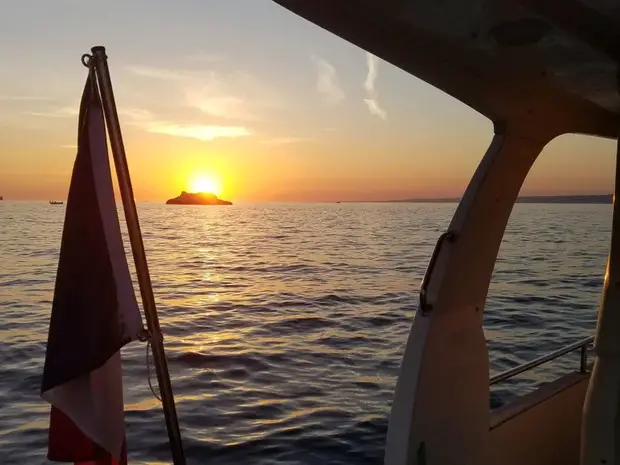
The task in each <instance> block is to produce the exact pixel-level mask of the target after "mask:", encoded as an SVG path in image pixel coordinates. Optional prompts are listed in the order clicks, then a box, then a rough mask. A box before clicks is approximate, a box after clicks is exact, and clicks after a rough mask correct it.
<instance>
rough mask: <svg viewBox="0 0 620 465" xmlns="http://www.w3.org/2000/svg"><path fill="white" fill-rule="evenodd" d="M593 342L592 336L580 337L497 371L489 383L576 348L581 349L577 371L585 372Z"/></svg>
mask: <svg viewBox="0 0 620 465" xmlns="http://www.w3.org/2000/svg"><path fill="white" fill-rule="evenodd" d="M593 342H594V336H590V337H586V338H585V339H581V340H579V341H577V342H574V343H572V344H570V345H567V346H565V347H562V348H560V349H558V350H554V351H553V352H549V353H548V354H545V355H542V356H540V357H538V358H535V359H534V360H530V361H529V362H525V363H523V364H521V365H518V366H516V367H514V368H511V369H509V370H506V371H503V372H502V373H498V374H496V375H495V376H491V380H490V384H491V385H493V384H496V383H499V382H501V381H505V380H507V379H509V378H512V377H513V376H516V375H519V374H521V373H524V372H526V371H527V370H531V369H532V368H536V367H537V366H540V365H542V364H543V363H547V362H549V361H551V360H554V359H556V358H558V357H561V356H562V355H566V354H568V353H570V352H573V351H575V350H577V349H580V351H581V363H580V367H579V371H580V372H581V373H585V372H586V371H587V369H588V346H589V345H590V344H592V343H593Z"/></svg>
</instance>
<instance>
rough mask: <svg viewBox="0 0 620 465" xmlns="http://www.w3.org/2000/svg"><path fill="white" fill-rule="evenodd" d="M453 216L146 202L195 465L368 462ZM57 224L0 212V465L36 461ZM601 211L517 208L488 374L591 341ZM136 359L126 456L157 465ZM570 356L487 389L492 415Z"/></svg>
mask: <svg viewBox="0 0 620 465" xmlns="http://www.w3.org/2000/svg"><path fill="white" fill-rule="evenodd" d="M454 207H455V206H454V205H415V204H409V205H407V204H400V205H389V204H382V205H381V204H379V205H378V204H366V205H365V204H359V205H355V204H346V205H344V204H333V205H328V204H323V205H260V204H256V205H238V206H234V207H231V208H193V207H179V208H174V209H171V208H167V207H166V206H164V205H156V204H148V203H145V204H140V205H139V210H140V215H141V220H142V229H143V232H144V240H145V246H146V248H147V255H148V258H149V264H150V267H151V275H152V280H153V283H154V286H155V288H154V291H155V296H156V300H157V303H158V307H159V312H160V316H161V323H162V327H163V329H164V331H165V337H166V347H167V351H168V358H169V367H170V372H171V376H172V381H173V385H174V388H175V395H176V399H177V408H178V413H179V417H180V420H181V429H182V433H183V436H184V444H185V448H186V455H187V456H188V461H189V463H217V464H229V463H230V464H237V463H253V464H254V463H255V464H275V463H277V464H316V463H328V464H358V463H365V464H366V463H367V464H380V463H381V462H382V456H383V447H384V441H385V434H386V430H387V418H388V413H389V408H390V404H391V401H392V394H393V390H394V386H395V383H396V377H397V375H398V370H399V364H400V358H401V357H402V353H403V349H404V345H405V342H406V340H407V336H408V334H409V329H410V326H411V322H412V319H413V314H414V311H415V307H416V303H417V294H416V293H417V289H418V287H419V284H420V281H421V278H422V276H423V273H424V270H425V268H426V265H427V263H428V259H429V256H430V254H431V251H432V248H433V246H434V244H435V241H436V238H437V236H438V234H440V233H441V232H442V231H444V230H445V228H446V227H447V225H448V222H449V220H450V217H451V215H452V213H453V211H454ZM63 214H64V208H63V207H58V206H56V207H51V206H49V205H48V204H47V203H32V202H7V201H5V202H2V204H1V205H0V221H2V224H3V228H2V229H0V259H1V262H2V264H3V267H2V269H0V305H1V307H2V311H3V318H2V321H1V323H0V357H1V358H2V361H3V363H2V366H0V405H1V406H2V416H1V417H0V458H1V459H2V460H1V461H2V464H3V465H12V464H22V463H29V464H38V463H41V464H42V463H46V462H45V448H46V437H47V436H46V435H47V431H46V428H47V418H48V406H47V405H46V404H45V403H44V402H42V401H41V400H40V399H39V397H38V395H39V383H40V375H41V372H42V364H43V359H44V354H45V340H46V337H47V325H48V322H49V312H50V307H51V299H52V292H53V286H54V280H55V272H56V262H57V259H58V248H59V245H60V235H61V229H62V221H63ZM610 217H611V208H610V207H609V206H597V205H585V206H584V205H582V206H566V205H518V206H517V207H516V208H515V210H514V212H513V215H512V217H511V220H510V224H509V227H508V231H507V233H506V236H505V237H504V240H503V242H502V246H501V250H500V258H499V260H498V263H497V265H496V269H495V272H494V275H493V284H492V286H491V289H490V292H489V296H488V300H487V309H486V312H485V318H484V322H485V333H486V337H487V339H488V341H489V342H488V344H489V351H490V356H491V368H492V372H497V371H500V370H504V369H507V368H510V367H512V366H515V365H516V364H519V363H522V362H523V361H526V360H529V359H531V358H534V357H536V356H538V355H541V354H543V353H544V352H546V351H549V350H553V349H555V348H557V347H558V346H560V345H562V344H565V343H568V342H572V341H574V340H576V339H578V338H580V337H583V336H585V335H588V334H591V331H592V330H593V328H594V326H595V316H596V309H597V306H598V302H599V300H600V290H601V286H602V282H603V271H604V266H605V256H606V254H607V250H608V239H609V233H610V228H609V225H610ZM586 244H587V247H586ZM144 357H145V353H144V347H143V346H142V345H140V344H138V343H133V344H131V345H130V346H129V347H127V348H126V350H124V352H123V362H124V368H125V400H126V406H127V437H128V444H129V449H130V453H129V456H130V459H131V461H132V463H151V464H155V463H162V462H164V463H166V462H168V461H169V452H168V445H167V436H166V431H165V424H164V421H163V416H162V413H161V410H160V406H159V404H158V402H157V401H156V400H155V399H153V397H152V395H151V393H150V391H149V388H148V384H147V382H146V377H147V369H146V366H145V359H144ZM577 363H578V360H577V355H576V354H575V355H571V356H569V357H566V358H562V359H560V360H558V361H557V362H554V363H552V364H549V365H546V366H544V367H541V368H540V369H537V370H534V371H531V372H528V373H526V374H523V375H521V376H519V377H515V378H513V379H511V380H510V381H509V382H507V383H503V384H501V385H498V386H496V387H494V389H493V391H492V395H491V407H492V408H495V407H498V406H500V405H502V404H503V403H505V402H507V401H509V400H510V399H512V398H514V397H515V396H517V395H520V394H522V393H524V392H527V391H528V390H531V389H532V388H533V387H535V386H536V385H537V384H538V383H540V382H541V381H547V380H549V379H552V378H553V377H555V376H557V375H558V374H560V373H565V372H567V371H569V370H572V369H574V368H575V366H577V365H576V364H577Z"/></svg>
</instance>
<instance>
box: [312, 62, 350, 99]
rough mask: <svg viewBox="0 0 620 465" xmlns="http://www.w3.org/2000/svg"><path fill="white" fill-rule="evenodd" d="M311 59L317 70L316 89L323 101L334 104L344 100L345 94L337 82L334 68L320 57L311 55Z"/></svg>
mask: <svg viewBox="0 0 620 465" xmlns="http://www.w3.org/2000/svg"><path fill="white" fill-rule="evenodd" d="M312 60H313V61H314V63H315V65H316V67H317V71H318V78H317V83H316V90H317V91H318V92H319V94H321V95H323V98H324V100H325V103H327V104H329V105H335V104H337V103H339V102H341V101H342V100H344V98H345V94H344V91H343V90H342V88H341V87H340V83H339V82H338V73H337V72H336V68H334V66H333V65H332V64H331V63H329V62H328V61H326V60H324V59H322V58H320V57H317V56H313V57H312Z"/></svg>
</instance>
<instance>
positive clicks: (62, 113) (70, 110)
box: [23, 107, 79, 118]
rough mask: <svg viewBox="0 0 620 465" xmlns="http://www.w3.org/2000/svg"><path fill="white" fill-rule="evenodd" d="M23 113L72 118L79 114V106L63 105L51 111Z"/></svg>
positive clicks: (45, 116)
mask: <svg viewBox="0 0 620 465" xmlns="http://www.w3.org/2000/svg"><path fill="white" fill-rule="evenodd" d="M23 114H24V115H28V116H40V117H44V118H71V117H75V116H77V115H79V111H78V108H77V107H75V108H74V107H62V108H57V109H56V110H51V111H26V112H24V113H23Z"/></svg>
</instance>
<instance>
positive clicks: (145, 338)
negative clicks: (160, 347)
mask: <svg viewBox="0 0 620 465" xmlns="http://www.w3.org/2000/svg"><path fill="white" fill-rule="evenodd" d="M138 339H139V340H140V341H142V342H146V379H147V381H148V382H149V389H150V390H151V393H152V394H153V397H155V399H157V400H158V401H160V402H162V400H161V397H160V396H159V395H158V394H157V393H156V392H155V388H154V387H153V383H152V382H151V359H150V357H149V353H150V350H149V349H150V348H151V340H152V339H153V336H152V335H151V333H150V332H149V331H148V330H147V329H143V330H142V331H140V333H139V334H138Z"/></svg>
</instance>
